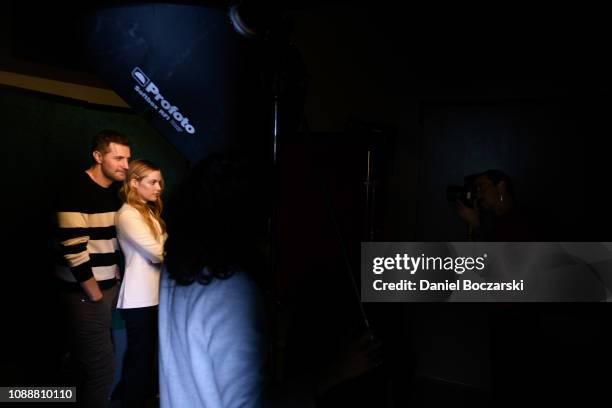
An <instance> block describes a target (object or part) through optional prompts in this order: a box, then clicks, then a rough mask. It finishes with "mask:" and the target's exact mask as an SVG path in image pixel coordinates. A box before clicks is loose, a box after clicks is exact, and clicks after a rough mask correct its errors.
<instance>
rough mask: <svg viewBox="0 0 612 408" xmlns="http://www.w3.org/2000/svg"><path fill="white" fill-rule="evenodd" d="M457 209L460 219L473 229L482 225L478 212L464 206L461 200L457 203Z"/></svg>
mask: <svg viewBox="0 0 612 408" xmlns="http://www.w3.org/2000/svg"><path fill="white" fill-rule="evenodd" d="M455 204H456V206H455V208H456V210H457V215H458V216H459V218H461V219H462V220H464V221H465V222H467V223H468V224H469V225H470V226H471V227H473V228H476V227H478V226H479V225H480V220H479V218H478V211H476V210H475V209H473V208H470V207H468V206H466V205H465V204H463V203H462V202H461V201H460V200H457V201H455Z"/></svg>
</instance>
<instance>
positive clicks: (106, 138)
mask: <svg viewBox="0 0 612 408" xmlns="http://www.w3.org/2000/svg"><path fill="white" fill-rule="evenodd" d="M111 143H116V144H120V145H123V146H128V147H129V146H130V141H129V140H128V138H127V136H125V135H123V134H121V133H119V132H117V131H116V130H112V129H104V130H101V131H100V132H98V134H97V135H95V136H94V137H93V140H92V141H91V152H92V153H93V152H95V151H98V152H100V153H102V154H105V153H106V152H108V150H109V149H108V147H109V145H110V144H111Z"/></svg>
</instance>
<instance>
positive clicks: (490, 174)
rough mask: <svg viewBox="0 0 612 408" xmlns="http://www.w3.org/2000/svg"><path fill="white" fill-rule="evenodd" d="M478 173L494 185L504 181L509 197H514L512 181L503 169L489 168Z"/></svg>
mask: <svg viewBox="0 0 612 408" xmlns="http://www.w3.org/2000/svg"><path fill="white" fill-rule="evenodd" d="M480 175H482V176H486V177H487V178H488V179H489V180H491V182H492V183H493V185H495V186H496V185H498V184H499V183H500V182H502V181H504V182H505V183H506V191H507V192H508V194H510V197H514V184H513V183H512V179H511V178H510V176H508V175H507V174H506V173H504V172H503V171H501V170H497V169H490V170H487V171H484V172H482V173H480Z"/></svg>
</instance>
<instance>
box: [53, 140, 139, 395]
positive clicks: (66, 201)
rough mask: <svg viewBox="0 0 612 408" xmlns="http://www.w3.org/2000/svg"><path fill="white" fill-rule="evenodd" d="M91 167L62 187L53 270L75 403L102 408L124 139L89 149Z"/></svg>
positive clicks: (108, 369) (109, 358) (109, 371)
mask: <svg viewBox="0 0 612 408" xmlns="http://www.w3.org/2000/svg"><path fill="white" fill-rule="evenodd" d="M91 154H92V158H93V164H92V165H91V167H90V168H88V169H87V170H85V171H83V172H80V173H79V174H77V175H76V177H75V178H74V180H72V181H71V182H69V183H66V184H65V186H66V188H65V191H62V192H61V193H60V196H59V199H58V203H57V222H58V236H59V244H60V245H59V246H60V251H61V255H62V257H61V258H62V259H61V262H60V263H61V265H58V267H57V268H56V276H57V277H58V278H59V282H60V287H61V288H62V289H61V300H62V305H63V306H64V308H65V311H66V315H67V322H68V326H67V327H68V333H67V334H68V339H69V340H70V346H71V352H72V356H73V358H75V360H76V363H77V367H78V368H79V369H80V372H79V373H78V376H77V380H78V381H81V382H82V384H79V385H78V388H77V400H78V401H80V402H81V404H82V406H86V407H106V406H107V405H108V396H109V394H110V387H111V386H112V382H113V376H114V363H113V362H114V360H113V344H112V339H111V320H112V311H113V308H114V306H115V300H116V295H117V279H118V278H119V265H118V263H119V262H118V261H119V245H118V244H117V233H116V230H115V213H116V212H117V210H118V209H119V207H120V206H121V201H120V199H119V196H118V194H117V187H118V186H117V184H118V183H116V182H121V181H123V180H124V179H125V176H126V173H127V170H128V161H129V159H130V147H129V141H128V139H127V138H126V137H125V136H123V135H121V134H120V133H118V132H116V131H112V130H103V131H101V132H100V133H98V134H97V135H96V136H95V137H94V139H93V143H92V149H91Z"/></svg>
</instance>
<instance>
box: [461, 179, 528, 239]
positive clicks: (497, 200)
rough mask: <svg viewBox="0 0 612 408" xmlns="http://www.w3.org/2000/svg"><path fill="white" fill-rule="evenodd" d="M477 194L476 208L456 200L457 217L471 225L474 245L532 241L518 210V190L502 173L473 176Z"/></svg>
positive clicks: (474, 190)
mask: <svg viewBox="0 0 612 408" xmlns="http://www.w3.org/2000/svg"><path fill="white" fill-rule="evenodd" d="M466 179H468V180H470V179H471V180H473V183H471V184H472V185H471V187H472V190H473V192H474V199H473V201H472V203H473V208H471V207H469V206H468V205H466V204H465V203H464V202H462V201H461V200H456V201H455V203H456V211H457V215H459V217H460V218H461V219H462V220H464V221H465V222H467V223H468V225H469V227H470V239H471V240H474V241H501V242H506V241H507V242H516V241H532V240H533V233H532V231H531V230H530V228H529V226H528V224H527V222H526V220H525V219H524V217H523V216H522V215H521V214H520V212H519V211H518V210H517V208H516V202H515V198H514V186H513V183H512V180H511V179H510V177H508V175H507V174H505V173H504V172H502V171H500V170H487V171H485V172H483V173H480V174H476V175H473V176H469V177H467V178H466Z"/></svg>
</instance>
